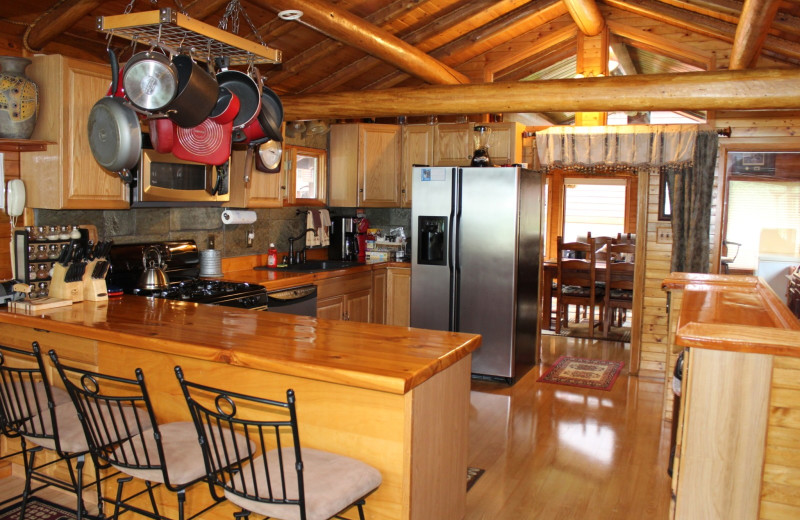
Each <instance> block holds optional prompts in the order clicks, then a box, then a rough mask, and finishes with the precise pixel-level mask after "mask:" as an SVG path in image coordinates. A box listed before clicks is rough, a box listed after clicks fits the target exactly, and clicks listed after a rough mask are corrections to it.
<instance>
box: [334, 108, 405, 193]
mask: <svg viewBox="0 0 800 520" xmlns="http://www.w3.org/2000/svg"><path fill="white" fill-rule="evenodd" d="M400 144H401V131H400V127H399V126H398V125H380V124H367V123H354V124H344V125H332V126H331V134H330V168H331V171H330V188H329V205H330V206H344V207H354V206H363V207H388V208H391V207H398V206H400V197H399V192H400V189H399V182H398V179H399V175H400V172H401V166H400V161H401V151H400Z"/></svg>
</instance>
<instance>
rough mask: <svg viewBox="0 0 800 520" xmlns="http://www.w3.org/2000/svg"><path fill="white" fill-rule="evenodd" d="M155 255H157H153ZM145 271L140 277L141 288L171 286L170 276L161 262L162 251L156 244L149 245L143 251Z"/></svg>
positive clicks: (148, 289) (149, 289) (150, 289)
mask: <svg viewBox="0 0 800 520" xmlns="http://www.w3.org/2000/svg"><path fill="white" fill-rule="evenodd" d="M153 255H155V257H154V256H153ZM142 264H143V265H144V272H143V273H142V275H141V276H140V277H139V289H144V290H147V291H155V290H160V289H166V288H167V287H169V277H168V276H167V273H165V272H164V264H162V263H161V252H160V251H159V250H158V247H156V246H148V247H147V248H145V250H144V252H143V253H142Z"/></svg>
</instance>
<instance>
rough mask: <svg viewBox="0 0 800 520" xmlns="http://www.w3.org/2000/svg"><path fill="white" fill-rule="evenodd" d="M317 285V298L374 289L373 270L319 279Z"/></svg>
mask: <svg viewBox="0 0 800 520" xmlns="http://www.w3.org/2000/svg"><path fill="white" fill-rule="evenodd" d="M316 285H317V298H327V297H329V296H336V295H339V294H347V293H351V292H356V291H363V290H365V289H366V290H372V271H366V272H363V273H358V274H350V275H346V276H337V277H335V278H327V279H325V280H318V281H317V282H316Z"/></svg>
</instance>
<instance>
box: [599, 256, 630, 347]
mask: <svg viewBox="0 0 800 520" xmlns="http://www.w3.org/2000/svg"><path fill="white" fill-rule="evenodd" d="M635 254H636V246H635V245H633V244H611V245H610V246H609V248H608V255H609V259H608V261H607V262H606V269H605V282H606V287H605V314H604V315H603V334H604V335H606V336H608V332H609V331H610V330H611V325H612V324H613V323H614V322H615V321H616V326H617V327H621V326H622V323H623V322H624V316H625V315H626V314H627V310H628V309H633V285H634V270H635V263H634V259H635ZM615 313H619V316H618V317H615Z"/></svg>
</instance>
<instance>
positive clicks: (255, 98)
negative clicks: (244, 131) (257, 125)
mask: <svg viewBox="0 0 800 520" xmlns="http://www.w3.org/2000/svg"><path fill="white" fill-rule="evenodd" d="M218 65H222V66H221V67H220V68H221V69H222V70H221V72H218V73H217V83H219V86H221V87H225V88H227V89H228V90H230V91H231V92H233V93H234V94H236V97H238V98H239V113H238V114H236V118H234V120H233V129H234V130H239V129H241V128H244V127H245V125H247V124H248V123H249V122H251V121H252V120H253V119H255V118H256V116H257V115H258V111H259V110H261V89H260V88H259V85H258V83H257V82H256V80H255V79H253V78H252V77H251V76H249V75H248V74H245V73H244V72H239V71H238V70H227V65H226V62H225V60H220V61H218Z"/></svg>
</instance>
